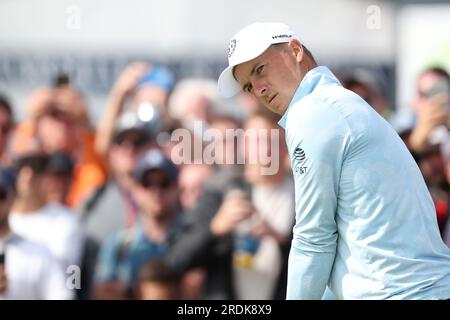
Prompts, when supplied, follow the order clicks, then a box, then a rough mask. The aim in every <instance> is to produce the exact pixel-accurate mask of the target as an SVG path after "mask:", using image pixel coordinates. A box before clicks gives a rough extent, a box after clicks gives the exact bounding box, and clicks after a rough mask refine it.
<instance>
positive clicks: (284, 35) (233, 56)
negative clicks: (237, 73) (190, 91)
mask: <svg viewBox="0 0 450 320" xmlns="http://www.w3.org/2000/svg"><path fill="white" fill-rule="evenodd" d="M292 39H297V40H299V41H300V39H299V38H298V37H297V34H296V33H295V32H294V31H293V30H292V29H291V28H290V27H289V26H287V25H285V24H284V23H279V22H264V23H263V22H255V23H252V24H251V25H249V26H247V27H245V28H244V29H242V30H241V31H239V32H238V33H236V34H235V35H234V37H233V38H232V39H231V40H230V44H229V46H228V67H227V68H226V69H225V70H223V71H222V73H221V75H220V77H219V81H218V89H219V93H220V94H221V95H222V96H223V97H225V98H230V97H232V96H234V95H235V94H236V93H238V92H239V91H241V89H242V87H241V85H240V84H239V82H238V81H237V80H236V79H235V78H234V75H233V68H234V67H235V66H236V65H238V64H241V63H244V62H247V61H250V60H252V59H254V58H256V57H258V56H259V55H261V54H262V53H263V52H264V51H266V49H267V48H269V47H270V46H271V45H272V44H276V43H284V42H289V41H290V40H292Z"/></svg>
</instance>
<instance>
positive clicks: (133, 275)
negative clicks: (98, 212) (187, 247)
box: [95, 214, 182, 283]
mask: <svg viewBox="0 0 450 320" xmlns="http://www.w3.org/2000/svg"><path fill="white" fill-rule="evenodd" d="M181 219H182V214H178V215H177V216H176V218H175V220H174V221H173V222H172V225H171V226H170V228H169V230H168V234H167V236H166V238H165V240H164V241H162V242H155V241H152V240H150V239H149V238H148V236H147V235H146V234H145V232H144V229H143V226H142V222H141V221H139V222H138V223H137V224H136V226H135V227H133V228H132V229H125V230H122V231H120V232H118V233H116V234H115V235H114V236H112V237H111V238H109V239H108V240H106V241H105V243H104V244H103V245H102V247H101V249H100V253H99V256H98V261H97V266H96V270H95V281H96V282H106V281H123V282H128V283H130V282H133V281H135V280H136V279H137V276H138V273H139V269H140V268H141V267H142V266H143V265H144V264H145V263H147V262H149V261H151V260H152V259H156V258H161V257H162V255H163V254H164V253H165V251H166V249H167V246H168V243H167V240H168V238H169V235H170V233H171V232H175V230H176V229H177V227H178V225H179V224H180V221H181Z"/></svg>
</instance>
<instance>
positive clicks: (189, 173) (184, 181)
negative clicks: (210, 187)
mask: <svg viewBox="0 0 450 320" xmlns="http://www.w3.org/2000/svg"><path fill="white" fill-rule="evenodd" d="M213 172H214V168H213V166H211V165H207V164H185V165H183V166H181V168H180V176H179V178H178V187H179V189H180V202H181V206H182V207H183V210H184V211H188V210H191V209H192V208H193V207H194V206H195V204H196V203H197V200H198V198H199V197H200V196H201V195H202V194H203V188H204V184H205V181H206V180H207V179H208V177H209V176H210V175H211V174H212V173H213Z"/></svg>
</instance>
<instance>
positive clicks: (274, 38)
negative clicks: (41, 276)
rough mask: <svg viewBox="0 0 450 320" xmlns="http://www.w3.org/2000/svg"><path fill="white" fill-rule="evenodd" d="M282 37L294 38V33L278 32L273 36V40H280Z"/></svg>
mask: <svg viewBox="0 0 450 320" xmlns="http://www.w3.org/2000/svg"><path fill="white" fill-rule="evenodd" d="M281 38H292V34H277V35H275V36H272V39H273V40H278V39H281Z"/></svg>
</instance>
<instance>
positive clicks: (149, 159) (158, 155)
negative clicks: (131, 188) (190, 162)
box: [133, 149, 178, 181]
mask: <svg viewBox="0 0 450 320" xmlns="http://www.w3.org/2000/svg"><path fill="white" fill-rule="evenodd" d="M150 170H161V171H163V172H164V173H165V174H166V175H167V176H168V177H169V178H170V179H172V180H175V179H176V178H177V177H178V168H177V166H176V165H175V164H174V163H173V162H172V161H171V160H170V159H168V158H167V157H166V156H165V155H164V154H163V153H162V152H161V151H160V150H159V149H151V150H149V151H148V152H147V153H145V154H144V155H143V156H142V157H141V158H140V159H139V160H138V163H137V165H136V168H135V169H134V171H133V176H134V178H135V179H136V180H137V181H142V179H143V177H144V174H145V173H146V172H148V171H150Z"/></svg>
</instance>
